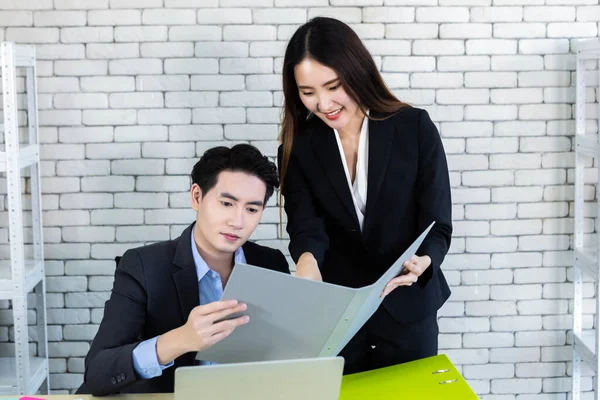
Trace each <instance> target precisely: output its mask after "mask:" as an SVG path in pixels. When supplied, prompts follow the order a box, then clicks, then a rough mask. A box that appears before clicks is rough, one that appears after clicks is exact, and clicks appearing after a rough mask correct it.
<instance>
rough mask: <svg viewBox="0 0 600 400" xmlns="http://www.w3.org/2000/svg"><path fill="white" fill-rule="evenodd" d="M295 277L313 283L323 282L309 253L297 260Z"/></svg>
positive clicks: (317, 266)
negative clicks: (309, 280) (310, 280)
mask: <svg viewBox="0 0 600 400" xmlns="http://www.w3.org/2000/svg"><path fill="white" fill-rule="evenodd" d="M296 276H298V277H300V278H306V279H312V280H313V281H323V277H322V276H321V271H320V270H319V265H318V264H317V260H316V259H315V257H313V255H312V254H311V253H303V254H302V255H301V256H300V258H299V259H298V263H297V264H296Z"/></svg>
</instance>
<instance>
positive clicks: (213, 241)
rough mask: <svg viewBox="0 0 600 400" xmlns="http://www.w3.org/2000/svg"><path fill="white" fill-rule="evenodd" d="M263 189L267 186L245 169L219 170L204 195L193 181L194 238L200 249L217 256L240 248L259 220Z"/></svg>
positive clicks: (261, 210) (263, 195)
mask: <svg viewBox="0 0 600 400" xmlns="http://www.w3.org/2000/svg"><path fill="white" fill-rule="evenodd" d="M266 191H267V185H266V184H265V183H264V182H263V181H262V180H261V179H260V178H258V177H256V176H254V175H249V174H247V173H245V172H231V171H223V172H221V173H220V174H219V175H218V176H217V183H216V185H215V186H214V187H213V188H212V189H210V190H209V191H208V193H206V195H205V196H204V197H202V191H201V190H200V187H199V186H198V185H196V184H194V185H193V186H192V189H191V196H192V208H193V209H194V210H196V226H195V229H194V238H195V240H196V243H197V244H198V245H199V246H200V248H202V249H203V250H204V251H206V252H208V253H212V254H215V255H217V254H219V253H221V254H232V253H234V252H235V251H236V250H237V249H238V248H239V247H241V246H242V245H243V244H244V243H245V242H246V241H247V240H248V238H249V237H250V235H251V234H252V232H254V229H256V227H257V226H258V223H259V222H260V218H261V217H262V213H263V209H264V201H265V194H266Z"/></svg>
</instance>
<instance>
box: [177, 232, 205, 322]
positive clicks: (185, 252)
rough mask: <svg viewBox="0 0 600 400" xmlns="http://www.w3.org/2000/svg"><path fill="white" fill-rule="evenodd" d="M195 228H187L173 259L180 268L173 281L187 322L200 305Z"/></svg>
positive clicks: (178, 243)
mask: <svg viewBox="0 0 600 400" xmlns="http://www.w3.org/2000/svg"><path fill="white" fill-rule="evenodd" d="M193 226H194V224H192V225H190V226H189V227H187V228H186V230H185V231H183V233H182V234H181V236H180V237H179V238H178V239H177V248H176V250H175V257H174V258H173V264H174V265H175V266H177V267H178V270H177V271H175V272H174V273H173V281H174V282H175V287H176V289H177V295H178V297H179V303H180V305H181V311H182V312H183V317H184V320H186V321H187V318H188V315H190V312H191V311H192V309H193V308H194V307H196V306H198V305H200V293H199V291H198V274H197V273H196V264H194V257H193V256H192V242H191V241H192V239H191V235H192V227H193Z"/></svg>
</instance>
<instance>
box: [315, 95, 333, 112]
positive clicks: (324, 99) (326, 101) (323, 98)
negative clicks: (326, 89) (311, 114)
mask: <svg viewBox="0 0 600 400" xmlns="http://www.w3.org/2000/svg"><path fill="white" fill-rule="evenodd" d="M332 108H333V102H332V101H331V96H330V95H329V93H323V94H320V95H319V104H318V106H317V109H318V110H319V111H331V109H332Z"/></svg>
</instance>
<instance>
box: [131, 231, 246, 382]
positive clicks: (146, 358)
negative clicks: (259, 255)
mask: <svg viewBox="0 0 600 400" xmlns="http://www.w3.org/2000/svg"><path fill="white" fill-rule="evenodd" d="M191 241H192V256H193V257H194V264H195V266H196V273H197V275H198V291H199V292H200V305H205V304H209V303H212V302H214V301H219V300H221V297H222V296H223V283H222V282H221V276H220V275H219V274H218V273H217V272H215V271H213V270H212V269H210V267H209V266H208V264H206V262H205V261H204V259H202V256H200V253H199V252H198V248H197V247H196V241H195V240H194V230H193V229H192V234H191ZM233 259H234V263H236V264H237V263H244V264H245V263H246V256H245V255H244V250H243V249H242V248H241V247H240V248H239V249H237V250H236V252H235V254H234V256H233ZM157 340H158V336H156V337H153V338H152V339H148V340H145V341H143V342H141V343H140V344H139V345H137V346H136V348H135V349H133V367H134V369H135V371H136V372H137V373H138V375H139V376H140V377H141V378H144V379H150V378H154V377H157V376H160V375H162V371H163V369H165V368H169V367H171V366H172V365H173V361H171V362H170V363H169V364H167V365H161V364H159V363H158V355H157V354H156V341H157ZM200 363H201V364H204V365H206V364H212V363H210V362H205V361H201V362H200Z"/></svg>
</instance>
